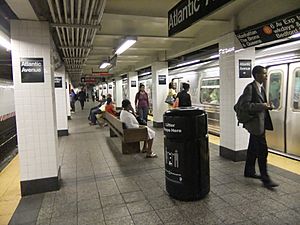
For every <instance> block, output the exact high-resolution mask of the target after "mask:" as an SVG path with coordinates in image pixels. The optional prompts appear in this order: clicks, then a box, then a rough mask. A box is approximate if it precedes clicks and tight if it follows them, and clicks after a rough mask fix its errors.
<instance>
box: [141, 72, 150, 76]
mask: <svg viewBox="0 0 300 225" xmlns="http://www.w3.org/2000/svg"><path fill="white" fill-rule="evenodd" d="M149 74H151V72H150V71H149V72H144V73H141V74H139V76H144V75H149Z"/></svg>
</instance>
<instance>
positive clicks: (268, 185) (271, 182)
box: [263, 180, 279, 190]
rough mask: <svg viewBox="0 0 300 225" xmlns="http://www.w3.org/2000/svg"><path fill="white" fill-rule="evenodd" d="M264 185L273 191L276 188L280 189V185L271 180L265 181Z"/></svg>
mask: <svg viewBox="0 0 300 225" xmlns="http://www.w3.org/2000/svg"><path fill="white" fill-rule="evenodd" d="M263 185H264V187H265V188H268V189H269V190H273V189H274V187H278V186H279V184H277V183H275V182H273V181H271V180H269V181H263Z"/></svg>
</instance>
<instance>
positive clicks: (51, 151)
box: [10, 20, 60, 196]
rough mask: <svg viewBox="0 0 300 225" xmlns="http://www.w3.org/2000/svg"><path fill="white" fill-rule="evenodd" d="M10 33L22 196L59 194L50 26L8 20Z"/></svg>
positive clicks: (46, 23) (36, 22)
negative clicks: (47, 193) (56, 192)
mask: <svg viewBox="0 0 300 225" xmlns="http://www.w3.org/2000/svg"><path fill="white" fill-rule="evenodd" d="M10 29H11V44H12V66H13V80H14V88H15V109H16V122H17V134H18V151H19V158H20V178H21V195H22V196H25V195H30V194H36V193H42V192H47V191H54V190H58V189H59V176H60V169H59V168H60V167H59V163H58V142H57V127H56V111H55V92H54V72H53V70H52V67H51V64H52V63H51V61H52V56H51V44H50V40H51V35H50V27H49V23H48V22H39V21H22V20H11V24H10ZM21 71H22V72H21Z"/></svg>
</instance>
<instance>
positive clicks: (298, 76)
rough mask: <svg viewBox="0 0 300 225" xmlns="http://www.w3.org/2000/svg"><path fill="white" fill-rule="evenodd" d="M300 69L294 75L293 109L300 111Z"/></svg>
mask: <svg viewBox="0 0 300 225" xmlns="http://www.w3.org/2000/svg"><path fill="white" fill-rule="evenodd" d="M299 99H300V68H298V69H297V70H296V71H295V73H294V90H293V109H294V110H297V111H298V110H300V101H299Z"/></svg>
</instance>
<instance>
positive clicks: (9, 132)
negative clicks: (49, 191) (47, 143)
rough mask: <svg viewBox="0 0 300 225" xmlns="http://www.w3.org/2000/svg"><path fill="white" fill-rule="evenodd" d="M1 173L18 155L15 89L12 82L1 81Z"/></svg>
mask: <svg viewBox="0 0 300 225" xmlns="http://www.w3.org/2000/svg"><path fill="white" fill-rule="evenodd" d="M0 105H1V107H0V171H1V168H3V167H4V166H5V165H6V163H7V162H8V161H9V160H10V159H11V158H12V157H13V155H15V154H16V152H15V147H16V144H17V135H16V134H17V130H16V117H15V106H14V87H13V82H12V81H10V80H4V79H0Z"/></svg>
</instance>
